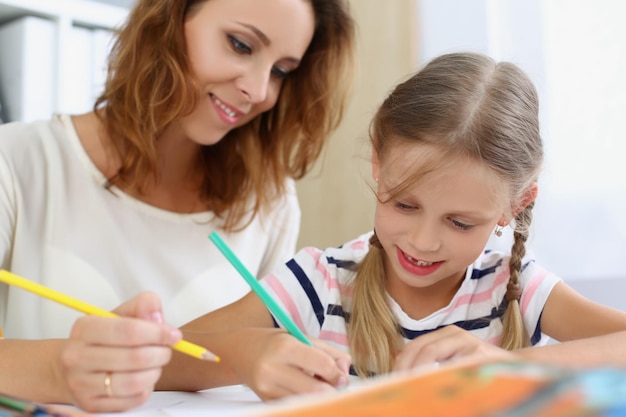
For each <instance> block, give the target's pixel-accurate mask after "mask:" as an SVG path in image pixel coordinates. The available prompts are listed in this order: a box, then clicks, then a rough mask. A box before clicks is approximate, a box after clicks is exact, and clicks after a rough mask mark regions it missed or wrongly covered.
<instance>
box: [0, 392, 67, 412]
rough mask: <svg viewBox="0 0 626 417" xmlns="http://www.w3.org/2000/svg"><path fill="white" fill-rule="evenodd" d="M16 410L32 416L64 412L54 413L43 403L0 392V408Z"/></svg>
mask: <svg viewBox="0 0 626 417" xmlns="http://www.w3.org/2000/svg"><path fill="white" fill-rule="evenodd" d="M3 408H4V409H5V410H11V411H16V412H17V413H19V415H26V414H29V415H32V416H38V417H43V416H56V417H61V416H65V415H64V414H59V413H54V412H52V411H50V410H49V409H47V408H46V407H44V406H43V405H40V404H36V403H33V402H30V401H26V400H22V399H20V398H16V397H13V396H10V395H7V394H2V393H0V410H1V409H3Z"/></svg>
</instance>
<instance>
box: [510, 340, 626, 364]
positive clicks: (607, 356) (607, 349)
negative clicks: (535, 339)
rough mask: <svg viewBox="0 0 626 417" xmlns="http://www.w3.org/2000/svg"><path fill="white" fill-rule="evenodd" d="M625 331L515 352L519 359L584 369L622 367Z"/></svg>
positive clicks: (625, 357)
mask: <svg viewBox="0 0 626 417" xmlns="http://www.w3.org/2000/svg"><path fill="white" fill-rule="evenodd" d="M624 346H626V331H621V332H615V333H609V334H605V335H602V336H594V337H590V338H586V339H578V340H570V341H567V342H563V343H557V344H553V345H546V346H537V347H530V348H526V349H521V350H518V351H516V352H515V353H516V354H517V355H518V356H519V357H521V358H522V359H526V360H530V361H536V362H544V363H550V364H554V365H561V366H566V367H575V368H586V367H594V366H617V367H621V368H623V367H624V366H626V349H624Z"/></svg>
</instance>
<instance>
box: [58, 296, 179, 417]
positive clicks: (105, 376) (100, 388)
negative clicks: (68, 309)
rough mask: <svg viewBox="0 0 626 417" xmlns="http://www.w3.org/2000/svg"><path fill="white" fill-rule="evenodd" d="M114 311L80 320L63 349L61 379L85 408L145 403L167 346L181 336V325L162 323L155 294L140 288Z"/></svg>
mask: <svg viewBox="0 0 626 417" xmlns="http://www.w3.org/2000/svg"><path fill="white" fill-rule="evenodd" d="M114 311H115V313H117V314H119V315H120V316H122V317H120V318H105V317H96V316H85V317H81V318H80V319H78V320H77V321H76V322H75V324H74V326H73V328H72V331H71V335H70V338H69V340H68V341H67V343H66V345H65V346H64V348H63V350H62V352H61V372H62V373H63V375H62V376H61V378H62V379H63V380H65V381H66V384H67V388H68V390H69V393H70V395H71V397H72V398H73V400H74V403H75V404H76V405H77V406H78V407H80V408H82V409H84V410H86V411H92V412H111V411H121V410H127V409H129V408H132V407H136V406H138V405H140V404H142V403H144V402H145V401H146V400H147V399H148V397H149V396H150V394H151V392H152V391H153V389H154V385H155V384H156V382H157V380H158V379H159V376H160V375H161V370H162V367H163V366H164V365H165V364H167V363H168V362H169V360H170V358H171V355H172V350H171V345H172V344H174V343H176V342H177V341H178V340H180V339H181V338H182V335H181V332H180V330H178V329H177V328H175V327H172V326H169V325H166V324H164V323H163V314H162V310H161V301H160V299H159V297H158V296H157V295H156V294H154V293H142V294H140V295H138V296H136V297H135V298H133V299H131V300H129V301H128V302H126V303H124V304H122V305H121V306H120V307H118V308H117V309H116V310H114Z"/></svg>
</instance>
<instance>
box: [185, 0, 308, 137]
mask: <svg viewBox="0 0 626 417" xmlns="http://www.w3.org/2000/svg"><path fill="white" fill-rule="evenodd" d="M314 26H315V16H314V12H313V8H312V6H311V4H310V2H309V1H306V0H262V1H259V0H209V1H206V2H203V3H201V4H200V5H199V6H198V9H197V10H195V11H193V12H191V13H190V15H189V16H188V19H187V21H186V22H185V38H186V42H187V53H188V58H189V62H190V66H191V71H192V72H193V74H194V76H195V77H196V79H197V80H198V83H199V91H198V102H197V106H196V108H195V109H194V111H193V113H191V114H190V115H189V116H186V117H185V118H183V119H182V129H183V130H184V132H185V134H186V136H187V137H189V138H190V139H191V140H193V141H194V142H197V143H199V144H203V145H210V144H214V143H217V142H218V141H219V140H220V139H222V138H223V137H224V135H226V133H227V132H229V131H230V130H231V129H233V128H235V127H238V126H242V125H244V124H246V123H248V122H249V121H251V120H252V119H254V118H255V117H256V116H258V115H259V114H260V113H262V112H265V111H267V110H269V109H271V108H272V107H273V106H274V104H276V100H277V98H278V94H279V92H280V89H281V86H282V84H283V80H284V78H285V77H286V76H288V74H289V73H290V72H292V71H294V70H295V69H296V68H297V67H298V65H299V63H300V60H301V59H302V56H303V55H304V53H305V51H306V49H307V47H308V45H309V43H310V42H311V39H312V37H313V31H314Z"/></svg>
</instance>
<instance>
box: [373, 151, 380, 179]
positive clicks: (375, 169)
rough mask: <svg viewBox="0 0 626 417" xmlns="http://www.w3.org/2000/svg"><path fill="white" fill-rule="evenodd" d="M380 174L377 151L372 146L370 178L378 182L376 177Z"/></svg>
mask: <svg viewBox="0 0 626 417" xmlns="http://www.w3.org/2000/svg"><path fill="white" fill-rule="evenodd" d="M379 175H380V161H379V160H378V153H377V152H376V150H375V149H374V147H372V178H374V181H376V182H378V177H379Z"/></svg>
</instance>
